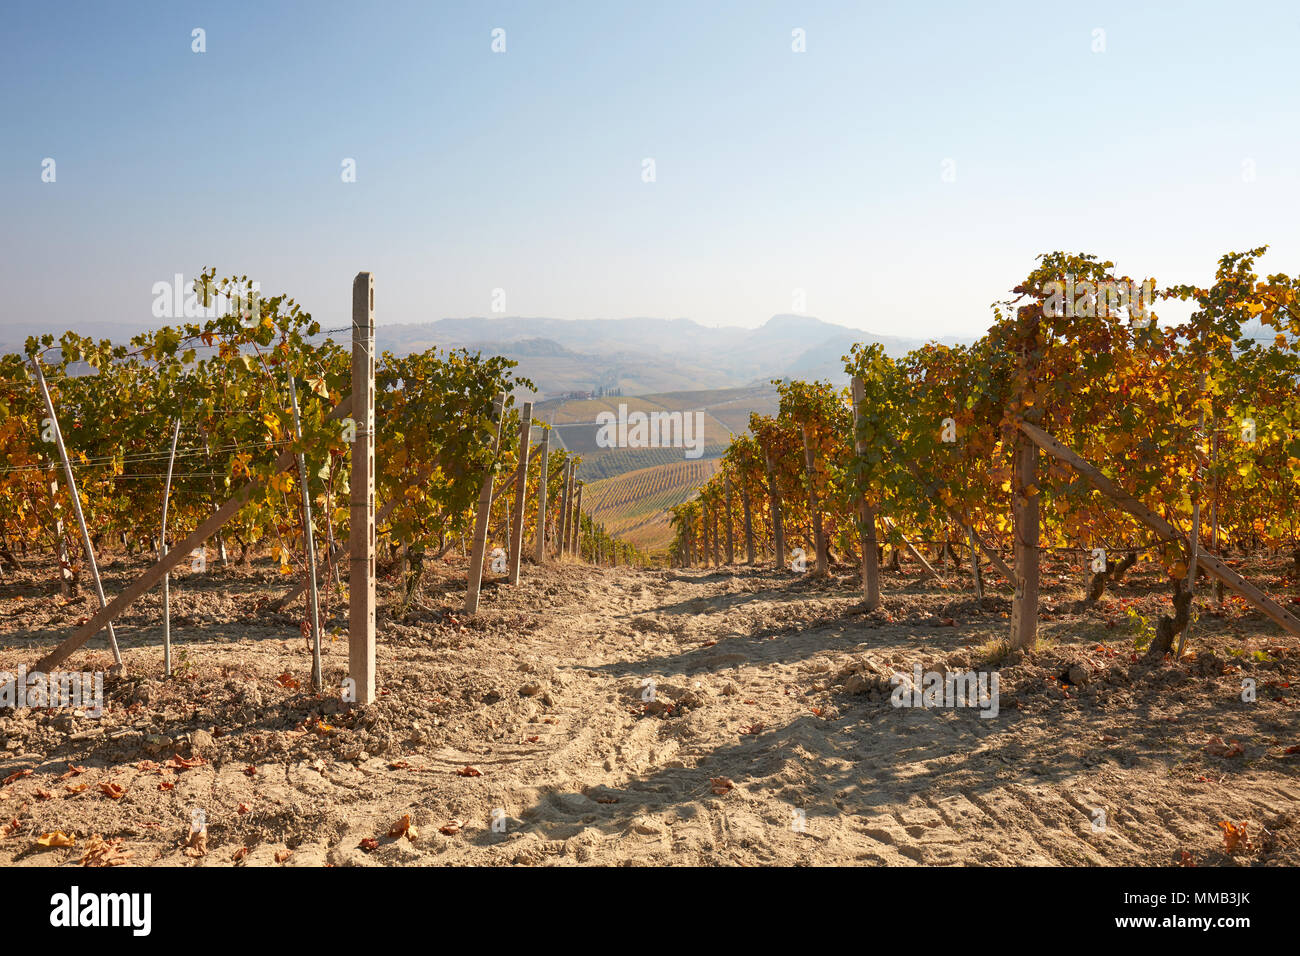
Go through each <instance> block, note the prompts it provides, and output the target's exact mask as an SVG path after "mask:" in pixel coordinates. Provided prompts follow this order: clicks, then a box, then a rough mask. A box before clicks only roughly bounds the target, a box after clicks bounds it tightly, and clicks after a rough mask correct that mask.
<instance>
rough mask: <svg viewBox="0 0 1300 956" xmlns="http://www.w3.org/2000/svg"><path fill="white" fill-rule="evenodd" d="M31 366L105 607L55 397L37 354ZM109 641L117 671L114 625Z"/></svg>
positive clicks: (102, 604) (119, 660) (118, 655)
mask: <svg viewBox="0 0 1300 956" xmlns="http://www.w3.org/2000/svg"><path fill="white" fill-rule="evenodd" d="M32 367H33V368H35V369H36V383H37V385H39V386H40V389H41V398H43V399H45V411H46V412H48V413H49V416H50V427H51V428H52V429H53V431H54V443H55V445H56V446H57V447H58V449H59V457H60V458H62V459H63V475H64V478H65V479H66V480H67V483H68V497H69V498H71V499H72V513H73V514H74V515H76V517H77V524H78V525H79V526H80V527H81V544H82V547H84V548H85V550H86V564H87V565H88V566H89V567H90V574H91V577H93V578H94V580H95V594H96V595H97V596H98V597H99V608H100V610H101V611H102V610H103V609H104V608H106V607H108V601H107V600H105V598H104V584H103V582H102V581H100V578H99V562H97V561H96V560H95V548H94V546H93V545H92V544H91V543H90V532H89V531H88V530H87V529H86V516H85V515H84V514H83V513H82V511H81V495H80V494H79V493H78V492H77V479H76V478H74V477H73V476H72V465H71V464H70V463H69V462H68V449H67V448H66V447H65V446H64V444H63V429H62V428H60V427H59V416H58V415H56V414H54V400H53V399H51V398H50V388H49V386H48V385H46V384H45V372H44V370H43V369H42V368H41V360H40V359H39V358H33V359H32ZM108 643H109V644H110V645H111V646H112V648H113V663H114V665H115V667H116V669H117V670H118V671H119V672H120V671H123V670H125V667H124V665H123V664H122V652H121V651H119V650H118V648H117V634H116V633H115V632H114V630H113V625H112V624H110V625H108Z"/></svg>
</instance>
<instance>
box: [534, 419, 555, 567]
mask: <svg viewBox="0 0 1300 956" xmlns="http://www.w3.org/2000/svg"><path fill="white" fill-rule="evenodd" d="M539 454H540V455H541V456H542V460H541V462H540V465H541V470H540V476H539V477H538V479H537V541H536V542H535V546H536V548H537V551H536V554H535V557H536V558H537V563H538V564H543V563H545V561H546V497H547V489H546V477H547V476H546V469H547V467H548V466H549V464H550V458H551V430H550V429H549V428H547V429H544V430H543V431H542V448H541V451H540V452H539Z"/></svg>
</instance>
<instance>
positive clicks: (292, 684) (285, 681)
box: [275, 671, 299, 690]
mask: <svg viewBox="0 0 1300 956" xmlns="http://www.w3.org/2000/svg"><path fill="white" fill-rule="evenodd" d="M275 682H276V683H277V684H279V685H280V686H281V687H285V688H288V689H289V690H297V689H298V687H299V681H298V678H296V677H294V676H293V675H292V674H290V673H289V672H288V671H285V672H284V673H283V674H281V675H280V676H279V677H277V678H276V679H275Z"/></svg>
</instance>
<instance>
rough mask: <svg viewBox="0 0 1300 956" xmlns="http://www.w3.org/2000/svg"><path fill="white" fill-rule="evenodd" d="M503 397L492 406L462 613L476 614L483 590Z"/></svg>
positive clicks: (503, 417) (502, 419)
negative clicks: (493, 426) (492, 432)
mask: <svg viewBox="0 0 1300 956" xmlns="http://www.w3.org/2000/svg"><path fill="white" fill-rule="evenodd" d="M505 410H506V393H505V392H498V393H497V397H496V401H494V402H493V403H492V417H493V419H494V420H495V421H496V423H497V434H496V439H495V440H494V441H493V442H492V460H491V463H490V464H489V465H488V467H487V472H486V473H485V474H484V475H483V488H482V490H481V491H480V492H479V495H478V516H477V518H476V519H475V521H474V549H473V550H472V551H471V552H470V556H469V580H468V581H467V584H468V587H467V589H466V591H465V613H466V614H477V613H478V596H479V589H480V588H481V587H482V586H483V559H484V557H486V554H485V552H486V551H487V536H488V522H489V521H490V520H491V518H492V482H493V479H494V478H495V474H496V459H497V452H498V451H500V449H501V429H502V428H504V427H505V421H506V415H505Z"/></svg>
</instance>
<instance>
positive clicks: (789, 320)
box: [377, 315, 957, 399]
mask: <svg viewBox="0 0 1300 956" xmlns="http://www.w3.org/2000/svg"><path fill="white" fill-rule="evenodd" d="M377 335H378V340H379V342H378V344H379V347H380V348H381V349H388V350H391V351H394V352H407V351H416V350H420V349H424V348H428V347H429V346H430V345H438V346H440V347H443V348H472V349H476V350H479V351H483V352H491V353H494V354H498V355H504V356H506V357H507V358H511V359H515V360H516V361H518V362H519V364H520V368H519V372H520V374H522V375H524V376H526V377H527V378H529V379H531V380H532V381H533V383H534V384H535V385H536V386H537V392H536V393H533V394H528V395H520V396H518V397H520V398H523V399H530V398H531V399H538V398H541V399H551V398H556V397H560V396H563V395H566V394H568V393H571V392H598V391H599V390H600V389H602V388H603V389H606V390H610V389H620V390H621V391H622V393H623V394H624V395H651V394H662V393H670V392H679V391H689V390H702V389H710V390H712V389H724V388H736V387H746V386H752V385H761V384H766V383H767V382H769V381H770V380H771V379H773V378H792V377H812V378H824V379H831V380H833V381H836V382H840V381H842V380H844V379H845V375H844V363H843V362H842V361H841V358H840V357H841V356H843V355H844V354H845V353H847V352H848V350H849V347H850V346H851V345H852V344H853V343H854V342H880V343H881V344H882V345H884V347H885V350H886V351H887V352H888V353H889V354H890V355H895V356H899V355H903V354H905V353H906V352H907V351H908V350H910V349H913V348H916V347H917V346H919V345H922V344H924V342H925V341H926V340H925V339H922V338H917V337H911V336H898V335H879V334H876V333H872V332H862V331H858V330H855V329H850V328H846V327H845V326H842V325H835V324H833V323H830V322H823V321H822V320H821V319H816V318H813V317H811V316H804V315H775V316H773V317H772V318H770V319H768V321H767V322H766V323H764V324H763V325H762V326H760V327H758V328H756V329H745V328H739V327H735V326H727V327H721V328H713V327H709V326H704V325H700V324H699V323H698V322H694V321H691V320H690V319H578V320H567V319H548V318H518V317H516V318H466V319H440V320H438V321H436V322H425V323H419V324H409V325H381V326H380V327H379V329H378V332H377ZM943 341H945V342H947V343H948V344H952V343H955V342H956V341H957V340H956V339H945V340H943Z"/></svg>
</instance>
